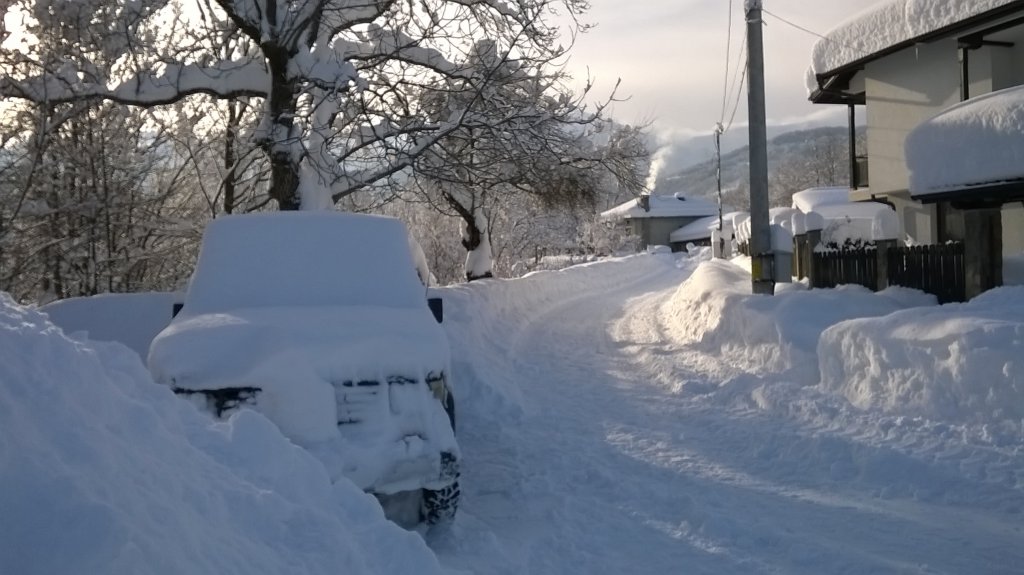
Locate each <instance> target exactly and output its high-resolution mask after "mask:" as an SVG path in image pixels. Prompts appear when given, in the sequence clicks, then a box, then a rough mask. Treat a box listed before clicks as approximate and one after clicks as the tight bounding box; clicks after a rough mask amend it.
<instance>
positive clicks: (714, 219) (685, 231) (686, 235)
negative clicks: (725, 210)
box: [668, 215, 718, 242]
mask: <svg viewBox="0 0 1024 575" xmlns="http://www.w3.org/2000/svg"><path fill="white" fill-rule="evenodd" d="M713 229H715V230H717V229H718V216H717V215H714V216H707V217H705V218H701V219H699V220H695V221H692V222H690V223H688V224H686V225H685V226H683V227H681V228H679V229H678V230H676V231H674V232H672V234H671V235H669V237H668V239H669V241H670V242H689V241H693V240H706V239H709V238H710V237H711V230H713Z"/></svg>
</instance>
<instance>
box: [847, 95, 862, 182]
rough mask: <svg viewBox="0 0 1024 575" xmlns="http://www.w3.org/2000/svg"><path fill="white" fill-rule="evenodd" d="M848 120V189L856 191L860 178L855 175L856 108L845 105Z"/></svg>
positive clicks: (851, 105)
mask: <svg viewBox="0 0 1024 575" xmlns="http://www.w3.org/2000/svg"><path fill="white" fill-rule="evenodd" d="M847 108H848V111H849V114H848V115H849V118H850V146H849V147H850V189H851V190H856V189H857V188H858V187H860V178H859V177H858V174H857V108H856V107H854V105H853V104H847Z"/></svg>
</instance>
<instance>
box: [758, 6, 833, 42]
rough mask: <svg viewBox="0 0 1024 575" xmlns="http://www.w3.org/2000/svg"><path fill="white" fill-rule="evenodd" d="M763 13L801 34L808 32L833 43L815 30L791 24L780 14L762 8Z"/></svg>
mask: <svg viewBox="0 0 1024 575" xmlns="http://www.w3.org/2000/svg"><path fill="white" fill-rule="evenodd" d="M761 11H762V12H764V13H765V14H767V15H769V16H771V17H772V18H775V19H776V20H778V21H779V22H782V23H783V24H788V25H790V26H792V27H793V28H796V29H797V30H800V31H801V32H806V33H808V34H810V35H811V36H817V37H818V38H821V39H822V40H827V41H829V42H833V40H832V39H831V38H827V37H825V36H824V35H822V34H818V33H817V32H815V31H814V30H810V29H808V28H804V27H803V26H801V25H799V24H795V23H793V22H790V21H789V20H786V19H785V18H783V17H782V16H779V15H778V14H775V13H773V12H769V11H768V10H767V9H765V8H761Z"/></svg>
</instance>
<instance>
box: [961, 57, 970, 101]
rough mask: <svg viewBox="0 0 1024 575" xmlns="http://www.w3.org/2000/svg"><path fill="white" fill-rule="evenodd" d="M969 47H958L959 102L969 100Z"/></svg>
mask: <svg viewBox="0 0 1024 575" xmlns="http://www.w3.org/2000/svg"><path fill="white" fill-rule="evenodd" d="M970 53H971V52H970V46H968V45H966V44H961V45H960V101H961V102H963V101H966V100H969V99H970V98H971V68H970V61H971V59H970Z"/></svg>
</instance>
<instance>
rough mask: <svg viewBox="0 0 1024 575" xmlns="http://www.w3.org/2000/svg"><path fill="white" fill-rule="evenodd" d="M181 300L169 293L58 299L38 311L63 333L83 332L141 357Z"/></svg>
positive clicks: (180, 295)
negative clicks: (115, 344)
mask: <svg viewBox="0 0 1024 575" xmlns="http://www.w3.org/2000/svg"><path fill="white" fill-rule="evenodd" d="M183 297H184V295H183V294H176V293H173V292H150V293H116V294H114V293H105V294H100V295H94V296H90V297H73V298H68V299H62V300H58V301H55V302H53V303H50V304H47V305H44V306H42V307H41V308H39V310H40V311H44V312H46V315H48V316H50V321H52V322H53V323H54V324H56V325H57V327H59V328H61V329H62V330H64V333H67V334H73V333H75V332H79V331H83V332H86V333H87V334H88V337H89V339H91V340H93V341H116V342H118V343H123V344H124V345H126V346H128V347H130V348H131V349H132V350H133V351H135V353H137V354H139V357H142V358H145V357H146V354H147V353H149V344H150V343H152V341H153V338H154V337H156V334H158V333H160V330H162V329H164V328H165V327H167V324H169V323H171V315H172V312H173V310H174V304H175V303H176V302H180V301H181V299H182V298H183Z"/></svg>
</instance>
